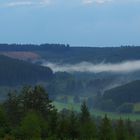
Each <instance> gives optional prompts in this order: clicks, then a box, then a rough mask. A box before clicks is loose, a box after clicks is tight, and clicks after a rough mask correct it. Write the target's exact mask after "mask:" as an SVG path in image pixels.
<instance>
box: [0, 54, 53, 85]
mask: <svg viewBox="0 0 140 140" xmlns="http://www.w3.org/2000/svg"><path fill="white" fill-rule="evenodd" d="M52 77H53V73H52V70H51V69H50V68H47V67H41V66H38V65H35V64H31V63H28V62H24V61H20V60H16V59H11V58H8V57H5V56H0V85H1V86H2V85H3V86H16V85H22V84H35V83H37V82H41V81H46V82H47V81H49V80H51V79H52Z"/></svg>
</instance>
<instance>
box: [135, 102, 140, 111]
mask: <svg viewBox="0 0 140 140" xmlns="http://www.w3.org/2000/svg"><path fill="white" fill-rule="evenodd" d="M134 112H140V103H136V104H135V105H134Z"/></svg>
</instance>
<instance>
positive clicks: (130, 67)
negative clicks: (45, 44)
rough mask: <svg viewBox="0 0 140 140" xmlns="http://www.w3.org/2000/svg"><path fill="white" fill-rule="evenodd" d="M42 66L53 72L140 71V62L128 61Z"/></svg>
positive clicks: (49, 63) (43, 64)
mask: <svg viewBox="0 0 140 140" xmlns="http://www.w3.org/2000/svg"><path fill="white" fill-rule="evenodd" d="M41 65H42V66H47V67H50V68H51V69H52V70H53V72H69V73H73V72H90V73H100V72H112V73H129V72H136V71H139V70H140V60H135V61H126V62H121V63H99V64H93V63H90V62H81V63H77V64H60V63H52V62H47V61H43V62H42V64H41Z"/></svg>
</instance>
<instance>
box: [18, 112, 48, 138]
mask: <svg viewBox="0 0 140 140" xmlns="http://www.w3.org/2000/svg"><path fill="white" fill-rule="evenodd" d="M45 124H46V122H45V121H44V120H43V118H42V117H41V116H40V115H38V114H37V113H35V112H29V113H27V115H26V116H25V117H24V118H23V120H22V121H21V125H20V129H19V131H20V133H21V134H22V136H23V139H25V140H27V139H35V140H41V133H42V131H43V127H44V125H45ZM45 127H46V126H45ZM46 133H47V131H46Z"/></svg>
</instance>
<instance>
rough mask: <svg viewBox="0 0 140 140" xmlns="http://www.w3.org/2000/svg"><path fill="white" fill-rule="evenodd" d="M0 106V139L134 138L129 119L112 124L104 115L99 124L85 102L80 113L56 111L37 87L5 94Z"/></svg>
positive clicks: (95, 139) (128, 139)
mask: <svg viewBox="0 0 140 140" xmlns="http://www.w3.org/2000/svg"><path fill="white" fill-rule="evenodd" d="M2 106H3V107H0V139H4V140H18V139H19V140H46V139H47V140H136V136H135V135H136V134H135V131H134V129H133V126H132V124H131V122H130V120H127V121H126V123H124V122H123V121H122V120H121V119H120V120H119V121H118V122H117V124H116V125H114V123H112V122H111V121H110V120H109V118H108V117H107V115H106V116H105V117H104V118H103V119H102V120H101V123H99V121H100V119H94V118H93V117H92V116H91V115H90V112H89V109H88V107H87V105H86V102H85V101H84V102H83V103H82V105H81V112H80V113H77V112H74V111H70V110H66V109H65V110H63V111H62V112H58V111H57V110H56V109H55V108H54V107H53V106H52V103H51V101H50V99H49V97H48V94H47V93H46V91H45V90H44V88H43V87H41V86H35V87H30V86H29V87H24V88H23V89H22V90H21V94H20V95H14V94H13V95H12V94H9V96H8V99H7V100H6V101H5V102H4V103H3V105H2ZM9 114H10V116H8V115H9ZM10 118H11V119H10ZM16 119H17V122H16ZM115 123H116V121H115ZM112 124H113V126H114V127H115V131H114V129H113V127H112ZM98 126H99V127H98Z"/></svg>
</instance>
